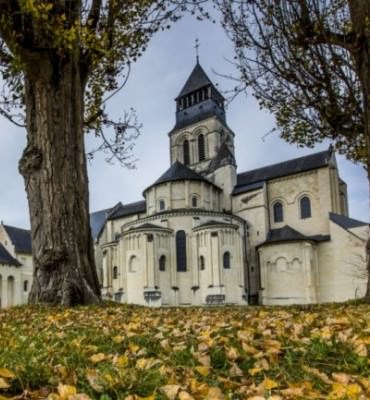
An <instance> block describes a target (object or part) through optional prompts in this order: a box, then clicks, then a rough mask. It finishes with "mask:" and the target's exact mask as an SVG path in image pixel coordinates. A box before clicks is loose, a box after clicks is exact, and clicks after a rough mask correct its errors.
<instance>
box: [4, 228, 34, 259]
mask: <svg viewBox="0 0 370 400" xmlns="http://www.w3.org/2000/svg"><path fill="white" fill-rule="evenodd" d="M3 226H4V228H5V230H6V233H7V234H8V236H9V238H10V240H11V242H12V244H13V245H14V248H15V251H16V252H17V253H25V254H31V253H32V246H31V232H30V231H29V230H27V229H21V228H15V227H14V226H9V225H3Z"/></svg>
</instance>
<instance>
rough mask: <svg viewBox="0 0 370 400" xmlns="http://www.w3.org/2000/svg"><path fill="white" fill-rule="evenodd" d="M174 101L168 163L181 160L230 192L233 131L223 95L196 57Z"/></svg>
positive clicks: (233, 172) (233, 167)
mask: <svg viewBox="0 0 370 400" xmlns="http://www.w3.org/2000/svg"><path fill="white" fill-rule="evenodd" d="M175 101H176V123H175V126H174V127H173V129H172V130H171V131H170V132H169V137H170V154H171V164H173V163H174V162H176V161H180V162H181V163H182V164H185V165H187V166H188V167H189V168H191V169H193V170H194V171H196V172H197V173H199V174H201V175H203V176H204V177H205V178H207V179H209V180H210V181H212V182H213V183H215V184H216V185H218V186H220V187H221V188H223V189H224V193H225V195H227V196H229V195H230V194H231V192H232V190H233V188H234V186H235V184H236V163H235V156H234V133H233V131H232V130H231V129H230V128H229V127H228V126H227V123H226V113H225V106H224V102H225V99H224V97H223V96H222V95H221V93H220V92H219V91H218V90H217V88H216V86H215V85H214V84H213V83H212V82H211V80H210V79H209V78H208V76H207V74H206V73H205V72H204V70H203V68H202V67H201V65H200V64H199V60H198V58H197V62H196V65H195V67H194V68H193V70H192V72H191V74H190V76H189V78H188V79H187V81H186V82H185V85H184V86H183V88H182V89H181V91H180V93H179V95H178V96H177V97H176V99H175ZM225 207H226V204H225ZM226 208H229V207H226Z"/></svg>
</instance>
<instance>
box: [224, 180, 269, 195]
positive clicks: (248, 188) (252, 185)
mask: <svg viewBox="0 0 370 400" xmlns="http://www.w3.org/2000/svg"><path fill="white" fill-rule="evenodd" d="M264 184H265V182H264V181H259V182H254V183H250V184H247V185H240V186H235V189H234V190H233V192H232V194H239V193H245V192H250V191H252V190H257V189H261V188H263V185H264Z"/></svg>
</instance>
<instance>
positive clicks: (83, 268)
mask: <svg viewBox="0 0 370 400" xmlns="http://www.w3.org/2000/svg"><path fill="white" fill-rule="evenodd" d="M39 54H40V55H39V56H38V57H37V59H35V60H28V62H27V71H26V73H25V83H26V99H25V101H26V109H27V133H28V135H27V147H26V149H25V150H24V153H23V156H22V158H21V160H20V163H19V169H20V172H21V173H22V175H23V177H24V179H25V184H26V191H27V195H28V202H29V208H30V217H31V232H32V250H33V260H34V281H33V286H32V289H31V293H30V297H29V302H30V303H39V302H43V303H50V304H62V305H65V306H72V305H76V304H90V303H96V302H98V301H99V299H100V288H99V282H98V279H97V274H96V269H95V262H94V253H93V244H92V238H91V234H90V224H89V211H88V178H87V169H86V159H85V149H84V139H83V128H82V127H83V125H82V124H83V89H84V83H83V82H82V79H81V74H80V67H79V62H78V57H76V59H75V60H74V59H73V58H72V57H69V56H62V55H59V54H57V53H56V52H55V53H54V52H51V51H49V52H44V53H39Z"/></svg>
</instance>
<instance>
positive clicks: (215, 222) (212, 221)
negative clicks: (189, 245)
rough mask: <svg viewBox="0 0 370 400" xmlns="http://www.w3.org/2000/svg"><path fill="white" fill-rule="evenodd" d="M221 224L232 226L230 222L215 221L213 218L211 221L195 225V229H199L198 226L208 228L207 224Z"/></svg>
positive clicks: (210, 225)
mask: <svg viewBox="0 0 370 400" xmlns="http://www.w3.org/2000/svg"><path fill="white" fill-rule="evenodd" d="M220 225H225V226H230V225H231V223H230V222H224V221H214V220H211V221H207V222H205V223H204V224H201V225H198V226H195V227H194V229H197V228H206V227H207V226H209V227H212V226H220Z"/></svg>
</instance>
